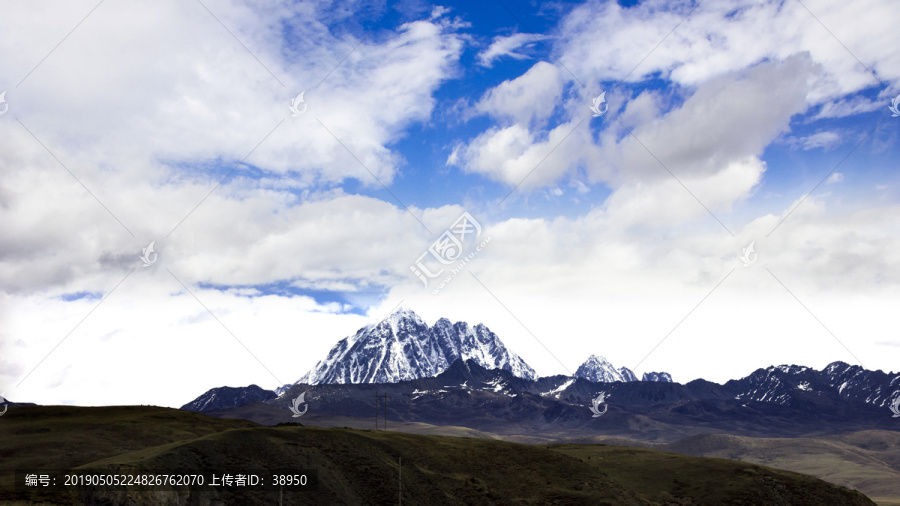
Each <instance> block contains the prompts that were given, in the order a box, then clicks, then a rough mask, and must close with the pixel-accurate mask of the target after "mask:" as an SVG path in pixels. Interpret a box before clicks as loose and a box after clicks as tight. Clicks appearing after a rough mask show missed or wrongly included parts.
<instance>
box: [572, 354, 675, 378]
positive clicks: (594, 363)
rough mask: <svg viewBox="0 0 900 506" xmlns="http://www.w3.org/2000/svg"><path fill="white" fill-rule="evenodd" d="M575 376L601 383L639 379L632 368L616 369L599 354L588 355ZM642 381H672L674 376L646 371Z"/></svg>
mask: <svg viewBox="0 0 900 506" xmlns="http://www.w3.org/2000/svg"><path fill="white" fill-rule="evenodd" d="M575 377H576V378H584V379H586V380H588V381H593V382H599V383H612V382H614V381H621V382H623V383H624V382H628V381H638V379H637V376H635V374H634V372H633V371H632V370H631V369H629V368H627V367H620V368H618V369H616V368H615V367H614V366H613V365H612V364H611V363H610V362H609V360H606V358H604V357H602V356H597V355H591V356H590V357H588V359H587V360H585V361H584V363H583V364H581V365H580V366H579V367H578V369H577V370H576V371H575ZM641 381H663V382H668V383H672V376H671V375H670V374H669V373H665V372H662V373H656V372H651V373H644V377H643V379H642V380H641Z"/></svg>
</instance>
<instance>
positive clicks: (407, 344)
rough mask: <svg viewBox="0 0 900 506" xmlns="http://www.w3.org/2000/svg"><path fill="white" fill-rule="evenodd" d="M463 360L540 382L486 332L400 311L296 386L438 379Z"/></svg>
mask: <svg viewBox="0 0 900 506" xmlns="http://www.w3.org/2000/svg"><path fill="white" fill-rule="evenodd" d="M458 358H462V359H463V360H470V359H471V360H474V361H475V362H476V363H477V364H478V365H480V366H482V367H485V368H489V369H503V370H507V371H510V372H511V373H513V374H514V375H516V376H518V377H521V378H525V379H535V378H536V377H537V375H536V374H535V372H534V369H532V368H531V367H530V366H529V365H528V364H526V363H525V361H523V360H522V359H521V358H519V356H518V355H516V354H515V353H513V352H511V351H509V350H508V349H507V348H506V346H504V345H503V342H502V341H500V338H499V337H497V335H496V334H494V333H493V332H491V331H490V329H488V328H487V327H486V326H484V325H482V324H478V325H475V326H474V327H472V326H470V325H469V324H468V323H465V322H457V323H451V322H450V320H448V319H446V318H441V319H439V320H438V321H437V322H435V324H434V326H431V327H429V326H428V324H427V323H425V321H424V320H422V318H421V317H419V315H417V314H416V313H415V312H413V311H412V310H409V309H406V308H399V309H397V310H396V311H394V312H393V313H391V314H390V315H388V316H387V317H386V318H385V319H384V320H382V321H381V322H379V323H377V324H374V325H367V326H365V327H363V328H361V329H359V330H358V331H357V332H356V334H354V335H352V336H349V337H345V338H344V339H341V340H340V341H338V343H337V344H336V345H335V346H334V347H333V348H332V349H331V351H330V352H329V353H328V356H327V357H326V358H325V359H324V360H322V361H320V362H319V363H318V364H316V366H315V367H314V368H313V369H312V370H311V371H309V372H308V373H306V374H305V375H304V376H303V377H302V378H300V380H298V381H297V383H306V384H320V383H395V382H398V381H404V380H411V379H416V378H422V377H430V376H436V375H438V374H440V373H441V372H443V371H444V370H446V369H447V367H449V366H450V364H452V363H453V361H455V360H456V359H458ZM280 390H284V387H282V388H281V389H279V391H280Z"/></svg>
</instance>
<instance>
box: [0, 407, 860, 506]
mask: <svg viewBox="0 0 900 506" xmlns="http://www.w3.org/2000/svg"><path fill="white" fill-rule="evenodd" d="M9 415H12V416H10V417H9V418H4V420H2V423H0V452H2V456H3V459H2V460H0V476H2V479H0V486H2V489H0V491H2V496H3V498H4V499H5V501H4V503H5V504H27V502H26V499H28V497H27V496H25V492H16V491H14V490H13V488H12V481H13V480H12V476H11V475H12V473H13V470H14V469H16V468H25V467H33V468H44V469H53V468H57V469H58V468H71V467H75V466H81V467H82V468H88V469H103V470H113V469H135V468H140V469H148V470H157V469H158V470H172V469H216V468H218V469H224V468H235V469H237V468H243V469H274V468H281V469H316V470H317V475H318V487H317V489H316V490H315V491H305V492H296V491H294V492H291V491H288V492H284V496H283V501H284V504H300V503H303V504H396V503H397V502H398V501H399V498H400V493H401V490H400V488H401V485H400V465H399V462H400V459H401V458H402V465H403V468H402V494H403V499H404V502H405V503H408V504H459V505H462V504H554V503H556V504H626V505H627V504H635V505H643V504H792V505H798V504H810V505H820V504H848V505H850V504H852V505H856V504H859V505H870V504H874V503H872V502H871V501H869V500H868V499H867V498H866V497H865V496H863V495H862V494H860V493H858V492H854V491H850V490H847V489H844V488H841V487H837V486H834V485H831V484H828V483H826V482H823V481H821V480H818V479H815V478H812V477H809V476H805V475H800V474H796V473H791V472H787V471H779V470H774V469H769V468H765V467H761V466H757V465H753V464H749V463H743V462H735V461H728V460H722V459H709V458H698V457H689V456H683V455H677V454H673V453H666V452H661V451H657V450H649V449H644V448H633V447H616V446H602V445H522V444H516V443H510V442H505V441H496V440H490V439H478V438H458V437H444V436H425V435H416V434H406V433H398V432H385V431H371V430H353V429H339V428H338V429H325V428H317V427H303V426H298V425H285V426H277V427H264V426H257V425H255V424H253V423H250V422H246V421H242V420H225V419H216V418H210V417H206V416H203V415H197V414H193V413H187V412H184V411H179V410H172V409H164V408H152V407H146V408H145V407H104V408H73V407H27V408H26V407H23V408H20V409H17V410H16V411H15V412H11V413H9ZM79 494H80V495H79ZM33 499H37V500H40V501H44V502H45V503H48V504H81V503H84V502H88V503H97V504H162V503H165V504H277V501H278V492H277V491H271V490H260V491H248V492H227V493H226V492H221V491H215V490H213V491H203V492H190V491H187V490H185V491H166V492H161V491H153V492H130V493H128V494H127V496H126V494H125V493H119V492H116V491H110V490H102V491H96V490H95V491H91V492H84V493H77V492H75V491H68V492H54V493H46V494H42V495H40V496H38V497H33ZM211 501H212V502H211Z"/></svg>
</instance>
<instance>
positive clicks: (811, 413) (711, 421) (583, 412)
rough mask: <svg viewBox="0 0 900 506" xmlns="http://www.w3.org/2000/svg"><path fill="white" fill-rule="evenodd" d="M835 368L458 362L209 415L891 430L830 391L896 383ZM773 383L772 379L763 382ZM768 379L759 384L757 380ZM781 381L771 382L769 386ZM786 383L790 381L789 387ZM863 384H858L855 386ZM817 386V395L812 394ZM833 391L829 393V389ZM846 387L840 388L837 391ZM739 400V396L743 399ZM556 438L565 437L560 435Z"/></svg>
mask: <svg viewBox="0 0 900 506" xmlns="http://www.w3.org/2000/svg"><path fill="white" fill-rule="evenodd" d="M854 367H857V366H848V365H847V364H844V363H842V362H835V363H833V364H830V365H829V366H828V367H826V368H825V369H823V370H822V371H812V370H811V369H808V368H799V367H796V366H793V367H792V366H780V367H770V368H768V369H759V370H757V371H755V372H754V373H753V374H751V375H750V376H747V377H745V378H742V379H740V380H731V381H729V382H727V383H726V384H724V385H720V384H717V383H712V382H709V381H705V380H700V379H698V380H694V381H691V382H690V383H687V384H684V385H682V384H679V383H666V382H653V381H647V382H643V381H631V382H620V381H616V382H613V383H595V382H591V381H588V380H586V379H584V378H573V377H570V376H563V375H558V376H549V377H542V378H538V379H536V380H528V379H523V378H519V377H516V376H514V375H513V374H511V373H510V372H509V371H505V370H500V369H486V368H484V367H482V366H480V365H479V364H477V363H475V361H473V360H469V361H465V362H464V361H462V360H457V361H456V362H454V363H453V364H452V365H451V366H450V367H449V368H448V369H447V370H445V371H444V372H442V373H441V374H439V375H437V376H435V377H428V378H418V379H414V380H409V381H403V382H399V383H393V384H369V383H364V384H319V385H304V384H300V385H295V386H294V387H292V388H290V389H289V390H288V391H285V392H284V393H283V394H282V395H281V396H280V397H278V398H277V399H273V400H269V401H265V402H263V403H258V404H254V405H252V406H254V407H248V408H246V409H245V410H244V411H241V410H242V408H240V407H238V408H229V409H220V410H216V409H212V406H208V408H209V409H207V410H204V412H205V413H207V414H210V415H212V416H225V417H233V416H238V417H242V418H248V419H252V420H256V421H258V422H259V423H270V424H271V423H278V422H280V421H285V419H286V418H285V417H287V418H289V417H290V411H288V407H289V405H290V403H291V400H292V399H293V398H296V397H298V396H299V395H300V394H302V393H305V399H306V402H307V403H308V405H309V413H310V414H309V415H308V416H310V417H311V418H310V421H312V420H313V419H314V417H320V416H321V417H325V418H326V419H327V418H329V417H335V416H336V417H355V418H370V417H371V416H372V410H373V397H374V395H375V393H376V392H378V393H379V395H383V394H387V395H388V396H389V398H390V402H389V407H388V417H389V418H390V420H393V421H403V422H423V423H428V424H434V425H457V426H465V427H471V428H474V429H477V430H485V431H490V432H496V433H510V434H513V433H517V434H540V433H541V432H546V433H548V434H550V433H552V434H560V433H568V434H572V435H578V434H582V435H590V434H596V432H597V431H601V432H602V433H604V434H620V435H628V436H630V437H632V436H633V437H640V438H645V439H648V440H664V439H666V438H670V437H676V436H679V435H681V436H683V435H685V434H692V433H708V432H710V431H713V432H716V431H727V432H729V433H735V434H743V435H750V436H760V437H780V436H789V437H794V436H799V435H801V434H809V433H811V432H812V433H817V434H822V433H830V432H831V433H836V432H845V431H851V430H869V429H873V430H875V429H878V430H882V429H883V430H896V429H897V428H898V422H897V421H895V420H897V419H896V418H892V413H891V411H890V410H889V409H888V407H887V404H889V402H887V401H881V400H880V401H875V402H873V398H872V396H871V395H862V394H861V392H862V391H861V390H859V391H857V392H856V393H855V394H853V395H851V394H850V393H848V391H849V390H851V385H850V384H847V385H844V384H843V383H838V384H835V383H834V382H835V381H837V380H839V379H841V378H842V377H843V376H845V375H847V374H850V375H851V376H853V377H856V379H857V380H863V379H864V378H865V377H868V378H869V379H870V380H871V381H872V383H871V384H872V385H873V390H876V389H879V388H880V389H881V391H886V389H892V388H893V389H894V390H893V392H892V393H891V394H890V395H889V396H888V397H889V398H894V397H896V396H898V395H900V374H896V373H891V374H885V373H883V372H881V371H865V370H862V371H863V372H862V373H860V371H858V370H855V369H854ZM810 371H812V372H813V373H815V374H817V375H818V376H819V377H818V378H817V381H816V382H815V383H810V385H811V388H823V390H814V389H810V390H804V389H800V388H794V389H793V390H791V393H790V395H789V399H790V400H789V401H788V402H786V399H787V398H779V397H777V396H775V397H773V396H771V395H770V396H766V397H765V398H764V399H763V400H753V399H750V398H749V397H748V395H747V394H748V392H753V391H754V390H755V391H756V394H761V393H762V391H761V390H760V389H761V387H762V386H763V385H768V384H776V385H785V384H789V383H791V382H792V381H795V380H798V379H799V380H800V381H801V382H802V379H803V378H800V377H797V378H794V376H798V375H799V374H803V373H809V372H810ZM770 373H771V374H770ZM767 377H768V378H769V379H768V380H767V381H766V382H763V383H762V384H761V383H760V381H759V380H760V378H767ZM775 378H777V379H778V382H776V381H775ZM791 378H794V379H793V380H792V379H791ZM861 384H862V383H859V385H861ZM812 385H815V386H812ZM829 385H834V386H829ZM841 386H843V388H841ZM600 393H604V395H605V404H606V405H607V406H608V412H605V414H604V415H603V416H602V418H595V417H593V416H592V413H591V411H590V410H589V409H588V408H589V407H590V406H591V399H593V398H596V397H597V396H598V395H599V394H600ZM742 394H744V395H742ZM560 431H562V432H560Z"/></svg>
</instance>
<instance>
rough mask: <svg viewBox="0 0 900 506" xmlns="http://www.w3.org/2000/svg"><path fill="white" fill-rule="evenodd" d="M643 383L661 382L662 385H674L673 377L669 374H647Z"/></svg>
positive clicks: (643, 378)
mask: <svg viewBox="0 0 900 506" xmlns="http://www.w3.org/2000/svg"><path fill="white" fill-rule="evenodd" d="M641 381H659V382H662V383H674V382H673V381H672V375H671V374H669V373H667V372H645V373H644V375H643V376H642V377H641Z"/></svg>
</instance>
